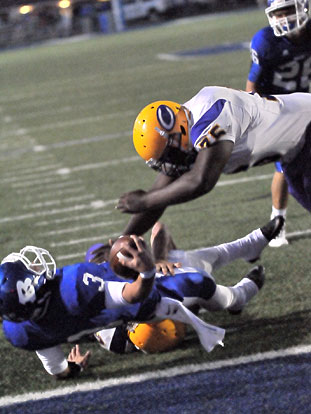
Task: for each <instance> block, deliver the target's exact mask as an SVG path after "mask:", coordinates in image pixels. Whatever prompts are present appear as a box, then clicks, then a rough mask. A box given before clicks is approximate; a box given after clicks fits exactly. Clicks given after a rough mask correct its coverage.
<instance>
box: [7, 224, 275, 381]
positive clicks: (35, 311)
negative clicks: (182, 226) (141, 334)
mask: <svg viewBox="0 0 311 414" xmlns="http://www.w3.org/2000/svg"><path fill="white" fill-rule="evenodd" d="M282 224H283V222H282V218H276V219H274V220H272V221H270V222H269V223H268V224H267V225H266V226H263V227H262V228H261V229H257V230H254V231H253V232H252V233H250V234H249V235H248V236H246V237H244V238H242V239H239V240H237V241H236V242H232V243H228V244H225V245H223V246H222V245H220V246H216V247H215V248H212V249H207V250H204V249H200V250H198V251H192V252H190V253H189V254H188V253H186V254H185V253H182V252H181V251H179V253H178V251H177V252H176V254H177V256H176V254H175V258H177V259H178V260H179V259H181V261H182V262H183V263H184V265H185V266H193V265H195V266H196V267H197V269H195V268H193V267H183V268H176V270H175V276H163V275H162V276H161V275H160V274H159V275H157V277H155V272H156V269H155V263H154V259H153V256H152V253H151V251H150V250H149V249H148V247H147V246H146V244H145V243H144V241H143V240H142V239H140V238H138V237H137V236H132V238H133V240H134V241H135V245H136V247H135V248H133V247H131V246H130V245H129V244H125V245H124V248H125V249H126V250H127V252H128V253H129V255H130V257H129V258H124V257H123V259H120V262H121V263H122V264H123V265H125V266H127V267H128V268H130V269H135V270H136V272H137V277H136V279H135V280H130V281H128V282H127V281H124V280H122V279H120V277H118V276H117V275H116V274H114V273H113V271H112V270H111V268H110V266H109V263H108V262H104V263H102V264H97V263H94V262H90V261H86V262H83V263H77V264H73V265H69V266H65V267H63V268H56V264H55V261H54V259H53V257H52V256H51V255H50V253H49V252H48V251H46V250H44V249H42V248H37V247H33V246H26V247H25V248H24V249H22V250H21V251H20V252H18V253H11V254H10V255H8V256H7V257H6V258H4V259H3V260H2V263H1V265H0V316H1V317H2V318H3V331H4V335H5V337H6V338H7V339H8V341H9V342H10V343H11V344H12V345H13V346H15V347H17V348H21V349H25V350H29V351H36V353H37V355H38V357H39V358H40V360H41V361H42V363H43V366H44V367H45V369H46V370H47V372H48V373H49V374H51V375H54V376H56V377H58V378H71V377H73V376H75V375H77V374H79V372H80V371H81V366H82V367H83V366H84V367H85V366H86V365H87V360H88V357H89V353H88V352H87V353H86V354H85V355H82V354H81V353H80V350H79V347H78V346H75V347H74V348H73V349H72V351H71V353H70V355H69V358H68V359H66V358H65V356H64V354H63V351H62V349H61V347H60V345H61V344H63V343H66V342H74V343H77V342H78V341H79V340H81V339H82V338H83V337H85V336H88V335H90V334H93V333H95V332H98V331H102V330H103V329H104V328H112V327H117V326H119V325H121V324H127V323H128V322H152V321H156V320H165V319H171V320H174V321H177V322H182V323H185V324H189V325H191V326H192V327H193V328H194V330H195V331H196V332H197V334H198V336H199V339H200V341H201V344H202V346H203V347H204V349H206V350H207V351H211V350H212V349H213V348H214V347H215V346H216V345H217V344H222V340H223V338H224V334H225V331H224V330H223V329H221V328H218V327H215V326H212V325H209V324H207V323H206V322H203V321H202V320H201V319H200V318H198V317H197V316H196V315H194V314H193V313H192V312H191V311H190V310H189V309H188V308H187V307H190V306H193V305H199V306H202V307H204V308H206V309H208V310H210V311H216V310H223V309H227V310H228V311H230V312H231V313H239V312H241V310H242V309H243V307H244V306H245V305H246V304H247V303H248V302H249V301H250V300H251V298H252V297H254V296H255V295H256V294H257V293H258V292H259V290H260V289H261V287H262V286H263V283H264V270H263V268H262V266H257V267H255V268H253V269H252V270H251V271H250V272H249V273H248V274H247V275H246V276H245V277H243V278H242V280H241V281H240V282H239V283H237V284H236V285H234V286H230V287H226V286H222V285H218V284H216V283H215V281H214V279H213V277H212V276H211V275H210V273H209V272H208V271H207V270H208V268H207V270H204V269H205V266H207V264H206V263H207V261H208V262H209V265H208V266H212V267H214V268H215V267H217V266H219V265H220V264H226V263H228V262H230V261H231V260H234V259H236V258H244V259H245V260H248V261H252V260H253V259H256V258H257V257H258V256H260V254H261V252H262V250H263V249H264V248H265V247H266V245H267V244H268V241H269V240H270V239H271V238H272V237H274V236H275V235H276V234H277V233H278V231H279V230H280V228H281V226H282ZM220 256H221V257H222V260H220ZM89 259H90V258H89ZM173 260H175V259H173ZM163 266H166V265H165V264H163V262H162V264H160V268H162V269H163ZM209 269H211V267H209ZM107 331H109V329H107ZM106 340H107V338H105V341H106ZM112 340H114V342H116V341H118V338H112V337H111V336H110V343H109V348H108V346H106V349H110V348H111V345H112V344H111V342H112ZM114 346H118V344H116V343H114ZM111 350H113V349H111Z"/></svg>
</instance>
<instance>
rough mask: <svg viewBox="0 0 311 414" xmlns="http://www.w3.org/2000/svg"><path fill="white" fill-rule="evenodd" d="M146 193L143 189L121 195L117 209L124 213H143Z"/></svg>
mask: <svg viewBox="0 0 311 414" xmlns="http://www.w3.org/2000/svg"><path fill="white" fill-rule="evenodd" d="M145 195H146V191H143V190H136V191H131V192H129V193H125V194H123V195H122V196H121V197H120V199H119V201H118V204H117V205H116V209H118V210H120V211H121V212H122V213H130V214H136V213H141V212H142V211H144V210H145V202H144V198H145Z"/></svg>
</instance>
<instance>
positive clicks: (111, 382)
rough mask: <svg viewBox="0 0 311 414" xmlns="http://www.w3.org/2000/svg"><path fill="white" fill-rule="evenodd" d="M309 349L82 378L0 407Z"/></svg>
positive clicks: (3, 401)
mask: <svg viewBox="0 0 311 414" xmlns="http://www.w3.org/2000/svg"><path fill="white" fill-rule="evenodd" d="M310 352H311V345H301V346H295V347H291V348H286V349H281V350H278V351H268V352H263V353H258V354H254V355H248V356H242V357H237V358H232V359H227V360H220V361H214V362H206V363H203V364H189V365H184V366H179V367H176V368H169V369H166V370H159V371H153V372H148V373H144V374H137V375H131V376H128V377H121V378H110V379H108V380H101V381H94V382H85V383H81V384H77V385H72V386H68V387H62V388H59V389H55V390H49V391H45V392H34V393H27V394H22V395H16V396H12V397H2V398H0V407H3V406H6V405H12V404H17V403H23V402H28V401H38V400H43V399H47V398H52V397H60V396H62V395H67V394H71V393H74V392H86V391H95V390H100V389H102V388H108V387H117V386H120V385H128V384H134V383H139V384H141V382H142V381H149V380H153V379H155V380H156V379H160V378H171V377H174V376H177V375H185V374H186V375H187V374H195V373H197V372H201V371H212V370H217V369H221V368H226V367H234V366H237V365H245V364H250V363H254V362H260V361H266V360H272V359H276V358H284V357H287V356H294V355H301V354H308V353H310Z"/></svg>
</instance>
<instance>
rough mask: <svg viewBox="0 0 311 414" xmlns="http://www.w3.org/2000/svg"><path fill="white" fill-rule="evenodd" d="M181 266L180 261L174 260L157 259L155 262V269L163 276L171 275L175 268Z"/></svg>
mask: <svg viewBox="0 0 311 414" xmlns="http://www.w3.org/2000/svg"><path fill="white" fill-rule="evenodd" d="M178 267H181V263H179V262H176V263H172V262H169V261H167V260H164V259H163V260H159V261H158V262H157V263H156V270H157V272H161V273H163V275H164V276H167V275H171V276H174V274H175V270H174V269H176V268H178Z"/></svg>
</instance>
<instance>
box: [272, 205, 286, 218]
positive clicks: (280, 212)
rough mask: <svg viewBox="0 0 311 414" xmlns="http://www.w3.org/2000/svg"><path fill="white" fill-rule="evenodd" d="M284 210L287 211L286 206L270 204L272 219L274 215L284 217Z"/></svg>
mask: <svg viewBox="0 0 311 414" xmlns="http://www.w3.org/2000/svg"><path fill="white" fill-rule="evenodd" d="M286 212H287V208H281V209H278V208H275V207H274V206H272V212H271V219H274V217H276V216H282V217H284V218H286Z"/></svg>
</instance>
